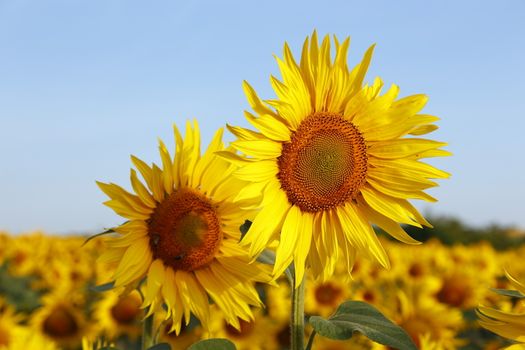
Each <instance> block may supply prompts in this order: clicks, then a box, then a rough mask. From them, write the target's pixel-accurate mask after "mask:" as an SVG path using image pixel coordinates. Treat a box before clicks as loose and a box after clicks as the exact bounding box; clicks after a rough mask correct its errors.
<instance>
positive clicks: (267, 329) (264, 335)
mask: <svg viewBox="0 0 525 350" xmlns="http://www.w3.org/2000/svg"><path fill="white" fill-rule="evenodd" d="M240 322H241V327H240V328H239V329H235V328H233V327H232V326H230V325H229V324H227V323H225V322H224V321H223V320H222V319H220V318H217V317H214V318H213V320H212V323H211V326H210V337H211V338H227V339H229V340H231V341H232V342H233V343H234V344H235V347H236V349H238V350H255V349H257V350H262V349H278V348H279V346H278V339H277V338H276V335H277V331H278V330H279V329H278V325H277V323H276V322H275V321H274V320H272V319H270V318H269V317H266V316H265V315H264V314H263V313H262V312H260V311H258V312H256V313H255V318H254V320H251V321H249V322H247V321H242V320H241V321H240ZM287 333H289V331H288V332H287ZM288 335H289V334H288Z"/></svg>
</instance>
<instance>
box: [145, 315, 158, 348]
mask: <svg viewBox="0 0 525 350" xmlns="http://www.w3.org/2000/svg"><path fill="white" fill-rule="evenodd" d="M153 345H155V340H154V334H153V315H150V316H148V317H146V319H145V320H144V321H143V322H142V350H146V349H149V348H151V347H152V346H153Z"/></svg>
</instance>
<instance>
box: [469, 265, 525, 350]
mask: <svg viewBox="0 0 525 350" xmlns="http://www.w3.org/2000/svg"><path fill="white" fill-rule="evenodd" d="M505 274H506V275H507V278H508V279H509V281H510V283H511V284H512V286H513V287H514V288H515V289H516V290H517V291H518V292H519V293H520V294H522V295H523V296H524V297H525V283H522V282H520V281H518V280H517V279H516V278H514V277H513V276H512V275H511V274H510V273H508V272H507V271H505ZM519 306H520V305H518V307H519ZM521 307H522V308H525V305H523V304H522V305H521ZM476 312H477V314H478V317H479V320H478V322H479V324H480V325H481V326H482V327H483V328H486V329H488V330H489V331H491V332H494V333H496V334H498V335H500V336H502V337H504V338H508V339H512V340H515V341H518V342H520V343H525V312H519V313H517V312H505V311H499V310H496V309H492V308H489V307H485V306H479V307H478V309H477V310H476ZM524 345H525V344H524ZM522 346H523V345H522Z"/></svg>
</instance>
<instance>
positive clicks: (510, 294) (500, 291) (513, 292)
mask: <svg viewBox="0 0 525 350" xmlns="http://www.w3.org/2000/svg"><path fill="white" fill-rule="evenodd" d="M490 290H491V291H493V292H494V293H498V294H499V295H504V296H506V297H511V298H518V299H523V298H525V295H523V294H521V293H520V292H518V291H517V290H510V289H498V288H490Z"/></svg>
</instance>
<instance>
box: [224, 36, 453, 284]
mask: <svg viewBox="0 0 525 350" xmlns="http://www.w3.org/2000/svg"><path fill="white" fill-rule="evenodd" d="M334 41H335V51H336V55H335V59H334V60H333V61H332V59H331V57H330V56H331V53H330V51H331V47H330V38H329V37H328V36H326V37H325V38H324V40H323V42H322V44H321V46H320V47H319V45H318V41H317V35H316V33H315V32H314V34H313V36H312V38H311V40H309V39H308V38H307V39H306V41H305V43H304V46H303V51H302V56H301V61H300V63H299V64H297V63H296V61H295V60H294V57H293V56H292V53H291V52H290V49H289V48H288V46H287V45H286V44H285V46H284V59H283V60H281V59H279V58H277V62H278V65H279V68H280V71H281V75H282V81H280V80H278V79H276V78H275V77H273V76H272V77H271V84H272V87H273V89H274V90H275V93H276V95H277V97H278V98H277V99H274V100H266V101H262V100H260V99H259V97H258V96H257V94H256V92H255V91H254V90H253V89H252V87H251V86H250V85H248V83H246V82H245V83H244V91H245V93H246V95H247V98H248V101H249V103H250V105H251V106H252V108H253V110H254V111H255V114H256V115H253V114H251V113H249V112H246V117H247V119H248V121H249V122H250V123H251V124H252V125H253V126H254V127H255V128H257V129H258V132H254V131H251V130H248V129H244V128H240V127H230V130H231V131H232V132H233V133H234V134H235V135H236V136H237V138H238V139H237V140H236V141H234V142H233V143H232V146H233V147H234V148H235V149H236V150H238V151H240V152H241V153H243V154H244V155H243V156H238V155H235V154H224V153H223V156H224V157H227V158H228V159H230V161H232V162H235V163H236V164H239V165H241V166H242V168H241V169H240V170H238V171H237V172H236V173H235V174H236V175H237V176H238V177H239V178H240V179H243V180H247V181H250V182H251V184H250V185H249V186H248V187H247V188H245V189H244V190H243V191H242V192H241V193H240V194H239V196H238V197H237V199H246V198H252V197H257V196H258V195H260V194H261V193H262V197H263V198H264V199H263V201H262V204H261V208H262V209H261V211H260V212H259V213H258V214H257V216H256V218H255V220H254V221H253V224H252V226H251V228H250V230H249V232H248V233H247V235H246V237H245V238H244V242H245V243H246V244H248V245H250V253H251V255H252V256H256V255H258V254H259V253H261V252H262V251H263V250H264V249H265V247H267V245H268V243H269V242H270V241H272V240H273V239H274V238H279V237H278V233H279V232H280V242H279V246H278V248H277V251H276V262H275V266H274V273H275V274H281V273H282V272H283V271H284V270H285V269H286V267H287V266H288V265H289V264H290V263H291V262H292V261H294V263H295V269H296V278H297V280H298V281H301V280H302V277H303V274H304V268H305V266H306V265H307V263H309V265H310V266H311V267H312V269H313V271H314V274H315V275H316V276H323V277H324V278H327V277H328V276H330V275H331V274H332V272H333V270H334V266H335V262H336V261H337V259H338V257H339V256H341V255H342V256H343V258H344V259H345V261H347V262H348V264H347V267H348V272H350V271H351V266H352V263H353V260H354V257H355V254H356V252H360V253H362V254H364V255H366V256H369V257H371V258H374V259H376V260H377V261H378V262H379V263H380V264H381V265H383V266H385V267H388V266H389V261H388V257H387V255H386V253H385V251H384V250H383V247H382V246H381V244H380V242H379V240H378V239H377V237H376V235H375V233H374V231H373V229H372V225H371V224H376V225H378V226H380V227H381V228H382V229H384V230H385V231H387V232H388V233H389V234H391V235H392V236H393V237H395V238H397V239H398V240H400V241H402V242H405V243H409V244H416V243H418V242H416V241H414V240H413V239H412V238H411V237H410V236H409V235H408V234H406V233H405V231H404V230H403V229H402V228H401V227H400V225H399V224H407V225H413V226H417V227H421V225H426V226H430V224H429V223H428V222H427V221H426V220H425V219H424V218H423V217H422V216H421V214H420V213H419V212H418V211H417V210H416V209H415V208H414V207H413V206H412V205H411V204H410V203H409V202H408V199H422V200H426V201H435V199H434V198H432V197H431V196H429V195H428V194H426V193H424V192H423V190H425V189H428V188H430V187H433V186H436V185H437V184H436V183H435V182H433V181H431V180H430V179H431V178H446V177H448V176H449V175H448V174H447V173H445V172H443V171H441V170H438V169H436V168H434V167H432V166H430V165H428V164H425V163H422V162H420V161H419V159H421V158H426V157H435V156H444V155H448V154H449V153H448V152H446V151H444V150H440V149H439V148H440V147H442V146H444V145H445V143H442V142H436V141H430V140H426V139H423V138H419V137H409V136H410V135H417V136H419V135H423V134H427V133H429V132H431V131H433V130H435V129H436V128H437V127H436V126H435V125H433V124H432V123H433V122H435V121H436V120H438V118H436V117H434V116H430V115H424V114H418V113H419V112H420V111H421V109H422V108H423V106H424V105H425V103H426V101H427V97H426V96H424V95H413V96H408V97H405V98H401V99H398V100H396V98H397V95H398V92H399V89H398V87H397V86H395V85H393V86H392V87H391V88H390V89H389V90H388V91H387V92H386V93H384V94H383V95H381V94H380V92H381V88H382V86H383V83H382V81H381V80H380V79H376V80H375V81H374V83H373V84H372V85H371V86H363V78H364V76H365V73H366V71H367V68H368V65H369V63H370V60H371V57H372V50H373V47H371V48H370V49H368V51H366V53H365V55H364V58H363V60H362V61H361V63H359V64H358V65H357V66H356V67H355V68H353V69H352V70H349V69H348V66H347V63H346V56H347V51H348V47H349V42H350V40H349V38H347V39H346V40H345V41H344V42H342V43H339V42H338V41H337V38H335V37H334Z"/></svg>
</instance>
